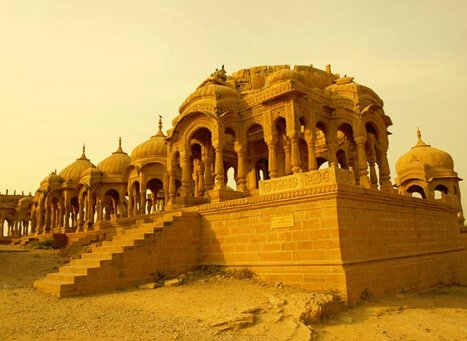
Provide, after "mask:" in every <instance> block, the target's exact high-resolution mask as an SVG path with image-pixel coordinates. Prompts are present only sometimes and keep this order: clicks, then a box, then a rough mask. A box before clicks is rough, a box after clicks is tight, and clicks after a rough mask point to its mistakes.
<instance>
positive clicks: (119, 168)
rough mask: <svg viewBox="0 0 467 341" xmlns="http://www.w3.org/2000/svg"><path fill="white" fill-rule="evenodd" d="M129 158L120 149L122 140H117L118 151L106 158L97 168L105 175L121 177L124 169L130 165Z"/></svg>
mask: <svg viewBox="0 0 467 341" xmlns="http://www.w3.org/2000/svg"><path fill="white" fill-rule="evenodd" d="M130 162H131V158H130V156H128V154H127V153H125V152H124V151H123V149H122V139H119V144H118V149H117V151H115V152H113V153H112V155H110V156H109V157H108V158H106V159H104V160H103V161H101V162H100V163H99V164H98V165H97V168H99V169H100V170H101V171H102V172H103V173H104V174H105V175H123V173H124V172H125V169H126V168H127V167H128V166H129V165H130Z"/></svg>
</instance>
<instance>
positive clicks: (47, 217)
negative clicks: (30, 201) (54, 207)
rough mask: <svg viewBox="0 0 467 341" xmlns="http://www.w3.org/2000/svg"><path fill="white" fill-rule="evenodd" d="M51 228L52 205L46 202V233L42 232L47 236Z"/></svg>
mask: <svg viewBox="0 0 467 341" xmlns="http://www.w3.org/2000/svg"><path fill="white" fill-rule="evenodd" d="M49 227H50V203H49V201H48V200H46V205H45V224H44V231H43V232H42V233H43V234H46V232H47V229H48V228H49Z"/></svg>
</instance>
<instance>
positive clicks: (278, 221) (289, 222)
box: [271, 214, 295, 229]
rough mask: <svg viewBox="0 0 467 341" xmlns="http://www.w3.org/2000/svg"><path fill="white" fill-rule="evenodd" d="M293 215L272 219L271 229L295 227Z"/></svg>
mask: <svg viewBox="0 0 467 341" xmlns="http://www.w3.org/2000/svg"><path fill="white" fill-rule="evenodd" d="M294 226H295V223H294V220H293V214H287V215H282V216H279V217H271V228H273V229H277V228H281V227H294Z"/></svg>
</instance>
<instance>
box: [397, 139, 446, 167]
mask: <svg viewBox="0 0 467 341" xmlns="http://www.w3.org/2000/svg"><path fill="white" fill-rule="evenodd" d="M417 136H418V142H417V144H416V145H415V146H413V147H412V148H411V149H410V150H409V151H408V152H407V153H405V154H404V155H403V156H401V157H400V158H399V160H397V163H396V172H397V174H398V175H402V174H405V173H407V172H409V171H410V170H413V169H414V163H416V164H417V167H416V168H420V165H423V166H424V168H425V169H426V170H427V171H430V170H433V171H437V170H441V171H443V170H444V171H451V172H453V171H454V161H453V159H452V157H451V155H449V154H448V153H446V152H445V151H442V150H439V149H437V148H433V147H431V146H430V145H428V144H426V143H425V142H423V141H422V139H421V134H420V131H418V132H417Z"/></svg>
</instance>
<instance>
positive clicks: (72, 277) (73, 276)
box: [46, 272, 86, 283]
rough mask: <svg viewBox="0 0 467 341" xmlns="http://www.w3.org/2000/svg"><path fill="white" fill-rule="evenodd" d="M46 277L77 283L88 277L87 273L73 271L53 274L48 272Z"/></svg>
mask: <svg viewBox="0 0 467 341" xmlns="http://www.w3.org/2000/svg"><path fill="white" fill-rule="evenodd" d="M46 279H47V280H52V281H59V282H70V283H77V282H83V281H84V280H85V279H86V274H79V273H73V272H54V273H51V274H47V276H46Z"/></svg>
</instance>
